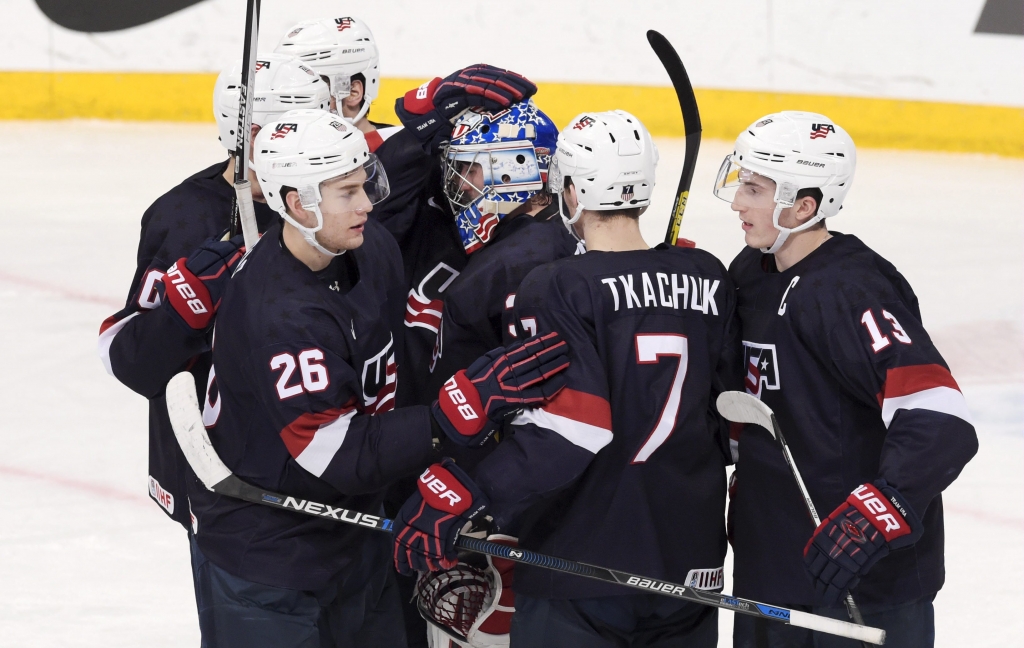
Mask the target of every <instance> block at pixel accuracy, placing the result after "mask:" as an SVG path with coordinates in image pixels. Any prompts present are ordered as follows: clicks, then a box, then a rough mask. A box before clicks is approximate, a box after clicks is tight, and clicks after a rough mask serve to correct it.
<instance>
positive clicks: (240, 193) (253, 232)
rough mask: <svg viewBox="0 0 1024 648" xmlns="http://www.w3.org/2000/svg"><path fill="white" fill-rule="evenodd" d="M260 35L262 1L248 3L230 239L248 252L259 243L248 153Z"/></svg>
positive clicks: (240, 84)
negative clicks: (236, 239) (240, 241)
mask: <svg viewBox="0 0 1024 648" xmlns="http://www.w3.org/2000/svg"><path fill="white" fill-rule="evenodd" d="M259 33H260V0H248V6H247V8H246V10H245V47H244V49H243V50H242V79H241V83H239V84H238V130H237V136H236V139H235V208H234V210H233V213H232V214H231V236H234V235H236V234H238V228H239V226H241V229H242V237H243V238H244V239H245V247H246V249H248V250H251V249H252V246H254V245H256V241H258V240H259V238H260V235H259V230H258V229H257V228H256V211H255V209H253V206H252V186H251V185H250V184H249V151H250V150H251V148H252V142H251V141H250V140H251V139H252V138H251V137H250V136H249V135H250V131H251V130H252V99H253V92H254V87H255V82H256V47H257V44H258V42H259Z"/></svg>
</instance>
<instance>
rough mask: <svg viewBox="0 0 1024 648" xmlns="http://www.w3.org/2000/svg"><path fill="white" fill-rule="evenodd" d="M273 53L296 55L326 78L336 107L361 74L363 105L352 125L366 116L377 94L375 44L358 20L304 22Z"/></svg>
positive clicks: (378, 88)
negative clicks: (356, 77)
mask: <svg viewBox="0 0 1024 648" xmlns="http://www.w3.org/2000/svg"><path fill="white" fill-rule="evenodd" d="M274 51H275V52H278V53H281V54H290V55H292V56H296V57H298V58H299V60H301V61H302V62H303V63H305V64H306V65H308V66H309V67H311V68H313V69H314V70H316V72H317V73H318V74H322V75H323V76H325V77H327V78H328V79H329V80H330V83H331V93H332V94H333V95H334V100H335V102H337V104H338V105H339V106H340V104H341V101H342V99H344V98H345V97H347V96H348V94H349V92H350V90H351V89H352V77H354V76H355V75H357V74H362V75H363V79H364V80H363V105H362V107H361V108H360V109H359V114H357V115H356V116H355V118H354V119H353V120H352V121H353V122H357V121H359V120H360V119H362V118H363V117H364V116H365V115H366V113H367V111H368V110H370V103H372V102H373V100H374V99H376V98H377V94H378V93H379V92H380V54H379V53H378V51H377V42H376V41H375V40H374V39H373V34H372V33H371V32H370V28H369V27H367V26H366V23H364V22H363V21H362V20H360V19H358V18H352V17H351V16H345V17H343V18H327V19H323V20H304V21H302V22H300V23H299V24H297V25H295V26H294V27H292V28H291V29H289V30H288V32H287V33H286V34H285V35H284V37H283V38H281V42H279V43H278V44H277V48H276V49H275V50H274ZM339 110H340V108H339Z"/></svg>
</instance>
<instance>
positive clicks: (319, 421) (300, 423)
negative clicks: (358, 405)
mask: <svg viewBox="0 0 1024 648" xmlns="http://www.w3.org/2000/svg"><path fill="white" fill-rule="evenodd" d="M354 409H355V407H354V406H353V405H352V404H351V401H350V402H349V404H347V405H345V406H344V407H336V408H334V409H329V410H325V411H323V412H306V413H305V414H302V415H301V416H299V417H298V418H297V419H295V420H294V421H292V422H291V423H289V424H288V425H287V426H286V427H285V428H284V429H283V430H281V440H282V441H284V445H285V447H286V448H288V454H290V455H291V456H292V458H297V457H298V456H299V455H300V454H302V451H303V450H305V449H306V446H308V445H309V444H310V443H311V442H312V441H313V436H314V435H315V434H316V433H317V431H318V430H319V429H320V428H321V427H323V426H324V425H327V424H328V423H331V422H332V421H336V420H338V419H339V418H341V417H342V416H344V415H345V414H348V413H349V412H351V411H352V410H354Z"/></svg>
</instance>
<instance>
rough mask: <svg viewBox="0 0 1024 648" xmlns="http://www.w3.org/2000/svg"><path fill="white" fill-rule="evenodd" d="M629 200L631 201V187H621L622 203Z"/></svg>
mask: <svg viewBox="0 0 1024 648" xmlns="http://www.w3.org/2000/svg"><path fill="white" fill-rule="evenodd" d="M630 200H633V185H623V187H622V202H629V201H630Z"/></svg>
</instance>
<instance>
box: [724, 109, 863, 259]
mask: <svg viewBox="0 0 1024 648" xmlns="http://www.w3.org/2000/svg"><path fill="white" fill-rule="evenodd" d="M856 167H857V148H856V147H855V146H854V144H853V139H852V138H851V137H850V135H849V134H848V133H847V132H846V131H845V130H843V129H842V128H841V127H840V126H839V125H838V124H836V123H835V122H833V121H832V120H831V119H829V118H828V117H826V116H824V115H819V114H817V113H809V112H799V111H795V110H786V111H783V112H779V113H773V114H771V115H766V116H764V117H762V118H761V119H759V120H757V121H756V122H754V123H753V124H751V125H750V126H749V127H748V128H747V129H746V130H744V131H743V132H742V133H741V134H740V136H739V137H738V138H736V145H735V147H734V149H733V152H732V153H731V154H729V155H727V156H725V160H724V161H723V162H722V167H721V168H720V169H719V171H718V179H717V180H716V181H715V195H716V196H718V197H719V198H721V199H722V200H725V201H727V202H730V203H731V202H733V200H734V199H735V196H736V191H737V190H738V189H739V187H740V186H741V185H742V184H743V175H744V174H745V173H749V172H752V173H756V174H758V175H761V176H764V177H766V178H769V179H770V180H772V181H774V182H775V213H774V215H773V216H772V222H773V224H774V225H775V229H777V230H779V235H778V237H777V238H776V239H775V243H774V244H772V246H771V247H770V248H762V250H761V251H762V252H765V253H767V254H774V253H775V252H777V251H778V250H779V248H781V247H782V245H783V243H785V242H786V239H787V238H788V237H789V235H790V234H792V233H793V232H800V231H803V230H805V229H807V228H809V227H811V226H813V225H814V224H815V223H817V222H818V221H821V220H824V219H826V218H829V217H830V216H835V215H836V214H838V213H839V210H840V209H842V206H843V199H845V198H846V194H847V192H849V191H850V185H852V184H853V172H854V170H855V169H856ZM801 189H819V190H821V196H822V198H821V201H820V204H819V205H818V213H817V214H816V215H815V216H814V217H813V218H811V219H809V220H808V221H807V222H806V223H804V224H802V225H800V226H799V227H794V228H787V227H782V226H780V225H779V214H781V213H782V210H783V209H785V208H787V207H792V206H793V204H794V203H795V202H796V196H797V192H798V191H800V190H801Z"/></svg>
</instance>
